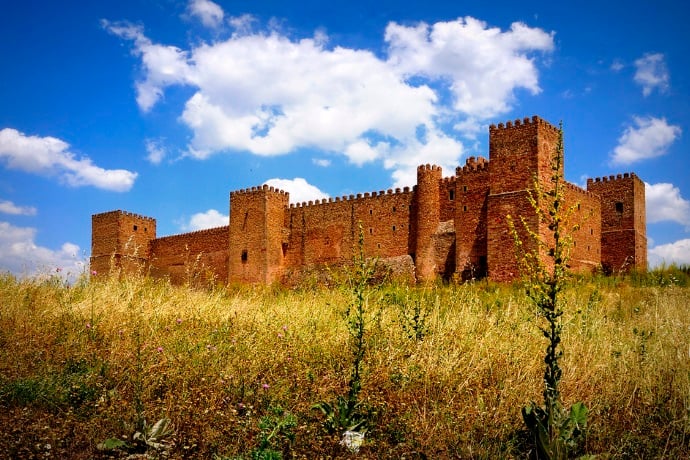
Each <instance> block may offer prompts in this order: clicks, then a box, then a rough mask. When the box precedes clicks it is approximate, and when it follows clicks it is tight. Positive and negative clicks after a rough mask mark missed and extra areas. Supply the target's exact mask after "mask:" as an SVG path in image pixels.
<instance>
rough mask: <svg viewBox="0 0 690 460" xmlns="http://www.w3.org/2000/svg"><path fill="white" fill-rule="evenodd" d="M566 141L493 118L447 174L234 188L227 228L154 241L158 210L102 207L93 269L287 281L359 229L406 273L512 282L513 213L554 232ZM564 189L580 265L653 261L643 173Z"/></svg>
mask: <svg viewBox="0 0 690 460" xmlns="http://www.w3.org/2000/svg"><path fill="white" fill-rule="evenodd" d="M559 138H560V131H559V130H558V129H557V128H555V127H554V126H552V125H550V124H549V123H547V122H545V121H544V120H542V119H540V118H538V117H533V118H531V119H530V118H525V119H523V120H516V121H515V122H508V123H506V124H505V125H504V124H502V123H501V124H499V125H498V126H495V125H492V126H491V127H490V129H489V159H486V158H483V157H478V158H475V157H470V158H468V159H467V160H466V164H465V165H464V166H462V167H458V168H457V169H456V171H455V174H454V175H452V176H450V177H443V171H442V169H441V168H440V167H438V166H434V165H422V166H419V167H418V169H417V184H416V186H415V187H413V188H412V189H410V188H407V187H406V188H404V189H402V190H401V189H396V190H395V191H394V190H387V191H379V192H369V193H363V194H357V195H356V196H355V195H350V196H346V197H337V198H329V199H324V200H318V201H316V202H308V203H300V204H290V203H289V195H288V194H287V193H286V192H284V191H282V190H278V189H275V188H273V187H269V186H267V185H264V186H259V187H252V188H250V189H245V190H238V191H234V192H231V193H230V219H229V225H228V226H227V227H221V228H217V229H211V230H204V231H200V232H192V233H186V234H182V235H174V236H170V237H164V238H156V230H155V225H156V222H155V219H152V218H148V217H143V216H138V215H136V214H130V213H125V212H122V211H113V212H108V213H103V214H97V215H94V216H93V218H92V257H91V263H92V268H94V269H96V270H97V271H99V272H101V271H103V272H107V269H108V267H109V266H110V265H112V264H113V261H116V263H115V264H116V265H117V266H118V267H122V268H127V267H130V265H131V266H132V267H133V266H142V265H145V266H146V269H147V270H148V272H150V273H151V274H152V275H153V276H160V277H169V278H170V280H171V281H172V282H174V283H181V282H185V281H190V280H191V279H204V280H208V279H213V280H216V281H217V282H223V281H227V282H229V283H236V282H237V283H254V282H261V283H273V282H282V281H283V280H285V279H286V277H287V276H289V277H291V278H294V274H295V273H299V272H300V271H307V270H310V269H311V268H314V267H324V266H339V265H347V264H349V263H351V261H352V260H353V256H354V255H355V252H356V251H357V250H358V241H359V232H360V226H361V231H362V234H363V237H364V252H365V254H366V255H367V256H368V257H376V258H378V259H381V260H383V261H388V263H389V264H390V266H391V267H394V268H395V270H397V271H399V272H401V273H402V274H403V275H404V277H407V278H416V279H417V280H430V279H434V278H436V277H438V276H444V277H447V278H449V277H452V276H457V277H460V278H462V279H473V278H479V277H484V276H489V277H490V278H491V279H494V280H510V279H514V278H516V277H517V276H519V268H518V264H517V259H516V253H515V248H514V237H513V234H512V232H511V231H510V227H509V223H508V216H510V217H512V219H513V222H514V223H515V226H516V228H517V231H518V235H519V237H520V238H521V240H522V241H523V242H525V243H526V244H527V245H528V248H527V249H529V244H530V243H529V242H530V241H531V239H530V238H529V236H528V233H527V231H526V230H525V229H524V227H523V225H522V222H523V221H524V222H525V223H527V225H529V227H530V228H531V229H535V230H537V231H538V233H539V234H540V235H542V237H548V235H549V231H548V229H546V228H545V226H544V225H543V224H539V223H538V220H537V214H536V212H535V210H534V208H533V206H532V204H531V203H530V196H534V187H535V180H536V181H538V183H539V184H540V188H541V189H542V190H548V188H549V187H551V182H550V177H551V175H552V169H551V168H552V155H553V153H554V151H555V149H556V148H557V146H558V143H559ZM561 166H562V164H561ZM562 173H563V170H561V174H562ZM564 195H565V201H566V203H567V205H568V206H572V207H573V214H572V216H571V220H570V223H569V225H570V226H577V227H578V230H577V231H576V232H575V233H573V235H572V236H573V246H572V248H571V261H570V262H571V268H572V269H573V270H577V271H588V270H593V269H595V268H597V267H598V266H600V265H604V266H607V267H609V268H610V269H612V270H619V269H626V268H628V269H629V268H645V267H646V244H647V240H646V230H645V225H646V223H645V209H644V183H643V182H642V181H641V180H640V179H639V178H637V176H635V175H634V174H625V175H622V176H621V175H619V176H618V177H614V176H611V177H609V178H600V179H595V180H589V181H588V184H587V190H583V189H582V188H580V187H577V186H575V185H573V184H569V183H567V182H564ZM410 267H412V268H410ZM130 268H131V267H130ZM395 270H394V271H395Z"/></svg>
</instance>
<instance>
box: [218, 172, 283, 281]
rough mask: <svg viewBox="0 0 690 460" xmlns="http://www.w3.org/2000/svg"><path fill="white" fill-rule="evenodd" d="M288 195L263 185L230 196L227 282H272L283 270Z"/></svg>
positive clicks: (278, 277) (276, 279)
mask: <svg viewBox="0 0 690 460" xmlns="http://www.w3.org/2000/svg"><path fill="white" fill-rule="evenodd" d="M288 203H289V195H288V194H287V193H286V192H284V191H282V190H277V189H274V188H273V187H269V186H268V185H263V186H260V187H252V188H250V189H245V190H239V191H235V192H231V193H230V229H229V241H228V281H229V282H230V283H235V282H242V283H267V284H268V283H272V282H274V281H278V280H279V279H280V276H281V274H282V271H283V270H284V251H285V248H284V245H285V246H286V245H287V241H288V236H287V234H286V230H285V229H284V227H283V222H284V220H285V212H286V209H287V207H288Z"/></svg>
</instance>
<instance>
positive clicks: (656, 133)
mask: <svg viewBox="0 0 690 460" xmlns="http://www.w3.org/2000/svg"><path fill="white" fill-rule="evenodd" d="M633 122H634V126H629V127H627V128H626V129H625V131H624V132H623V134H622V135H621V137H619V138H618V146H616V148H615V149H614V150H613V157H612V163H614V164H631V163H635V162H637V161H641V160H646V159H648V158H654V157H658V156H661V155H664V154H665V153H666V151H667V150H668V147H669V146H670V145H671V144H672V143H673V142H674V141H675V140H676V139H677V138H678V137H680V135H681V132H682V131H681V129H680V127H679V126H676V125H670V124H668V122H667V121H666V119H665V118H656V117H633Z"/></svg>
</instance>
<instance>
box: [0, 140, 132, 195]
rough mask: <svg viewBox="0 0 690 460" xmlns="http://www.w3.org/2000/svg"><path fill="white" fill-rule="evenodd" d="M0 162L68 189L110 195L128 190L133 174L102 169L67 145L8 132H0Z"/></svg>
mask: <svg viewBox="0 0 690 460" xmlns="http://www.w3.org/2000/svg"><path fill="white" fill-rule="evenodd" d="M0 161H3V162H4V163H5V165H6V167H7V168H9V169H16V170H19V171H24V172H28V173H32V174H41V175H45V176H57V177H58V178H59V179H60V181H62V182H63V183H65V184H67V185H69V186H71V187H81V186H87V185H89V186H93V187H96V188H100V189H103V190H110V191H114V192H126V191H128V190H129V189H131V188H132V186H133V185H134V181H135V179H136V178H137V173H135V172H131V171H127V170H124V169H104V168H101V167H99V166H96V165H95V164H93V162H92V161H91V159H89V158H87V157H81V158H77V157H76V155H75V154H74V153H72V152H70V150H69V144H67V143H66V142H65V141H62V140H60V139H57V138H55V137H39V136H27V135H26V134H24V133H22V132H19V131H17V130H16V129H12V128H4V129H2V130H0Z"/></svg>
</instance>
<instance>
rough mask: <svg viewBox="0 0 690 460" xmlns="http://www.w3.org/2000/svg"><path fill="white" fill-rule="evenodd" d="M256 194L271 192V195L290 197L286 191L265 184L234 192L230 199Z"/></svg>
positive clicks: (231, 193)
mask: <svg viewBox="0 0 690 460" xmlns="http://www.w3.org/2000/svg"><path fill="white" fill-rule="evenodd" d="M256 192H270V193H277V194H279V195H289V193H288V192H286V191H285V190H281V189H279V188H276V187H273V186H271V185H268V184H263V185H257V186H254V187H249V188H243V189H240V190H234V191H232V192H230V197H233V196H235V195H248V194H252V193H256Z"/></svg>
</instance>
